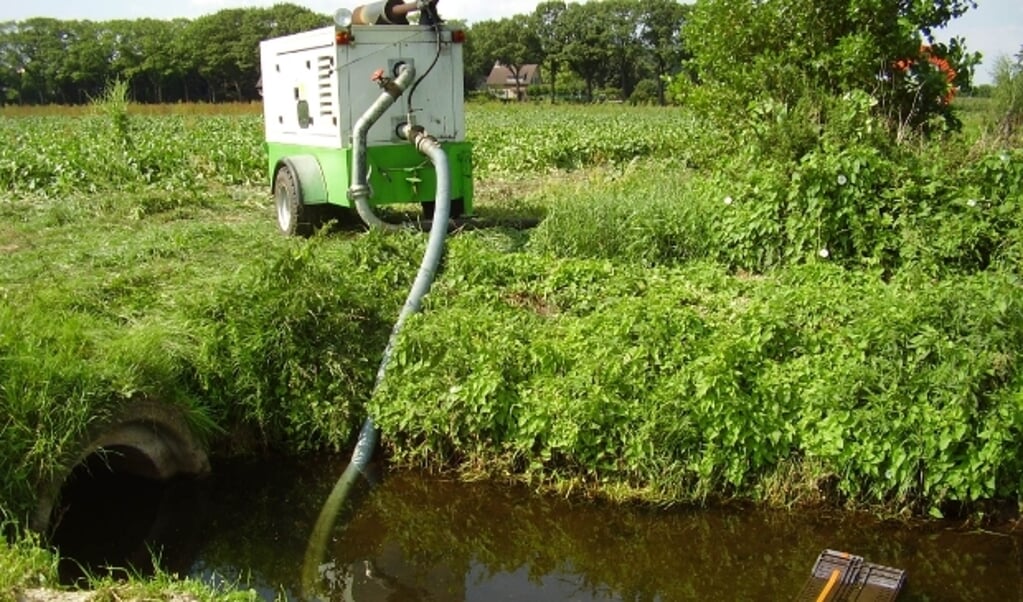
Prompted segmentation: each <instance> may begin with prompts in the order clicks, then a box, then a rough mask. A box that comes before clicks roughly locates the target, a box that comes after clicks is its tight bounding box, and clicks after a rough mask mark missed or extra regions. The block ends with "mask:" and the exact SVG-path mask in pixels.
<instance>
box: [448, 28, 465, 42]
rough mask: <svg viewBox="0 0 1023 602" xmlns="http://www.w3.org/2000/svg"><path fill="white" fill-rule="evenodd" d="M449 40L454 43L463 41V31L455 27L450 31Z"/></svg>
mask: <svg viewBox="0 0 1023 602" xmlns="http://www.w3.org/2000/svg"><path fill="white" fill-rule="evenodd" d="M451 41H452V42H454V43H455V44H461V43H463V42H465V31H463V30H461V29H456V30H454V31H452V32H451Z"/></svg>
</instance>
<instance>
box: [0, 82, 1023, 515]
mask: <svg viewBox="0 0 1023 602" xmlns="http://www.w3.org/2000/svg"><path fill="white" fill-rule="evenodd" d="M117 106H118V105H117V104H116V103H113V104H111V103H107V104H105V105H103V111H97V112H96V114H94V115H92V116H86V117H82V118H78V119H75V120H70V119H61V118H58V117H41V118H17V119H5V120H3V121H0V130H2V131H3V135H4V137H5V138H7V139H9V140H10V139H15V140H17V141H18V143H16V144H6V145H4V146H3V151H2V153H3V154H2V159H0V160H2V161H3V163H2V165H3V166H4V167H5V168H4V169H3V170H2V171H0V174H2V177H3V178H4V182H3V183H4V185H5V186H6V187H7V188H8V189H9V190H10V191H11V192H10V193H9V195H8V196H7V197H5V199H4V201H3V204H2V205H0V215H2V217H3V224H4V225H3V226H2V228H3V231H4V237H3V238H4V240H5V241H6V242H5V244H4V247H3V263H4V270H3V272H2V273H3V277H2V279H0V294H2V295H3V297H4V300H5V303H4V305H3V309H2V312H0V349H2V350H3V353H2V357H3V362H4V363H3V370H2V372H0V377H2V381H0V384H2V389H0V391H3V398H2V399H3V402H4V405H5V410H6V415H8V416H10V417H11V421H10V423H9V424H10V426H9V427H8V428H7V429H5V430H4V443H3V444H4V449H5V450H6V453H5V454H3V456H2V462H3V471H4V473H5V474H6V475H9V476H10V477H9V478H7V479H5V480H4V488H5V495H4V499H5V500H6V502H5V512H6V513H7V514H8V515H9V516H12V517H18V518H21V517H24V516H26V513H27V512H28V510H29V508H30V507H31V505H32V501H33V495H34V489H33V487H34V483H37V482H40V480H41V479H44V478H45V477H47V476H49V475H52V474H55V473H56V472H57V471H59V470H60V468H61V467H62V465H63V464H62V463H66V462H67V461H68V458H69V457H70V455H73V453H74V452H75V451H76V449H75V445H76V443H77V442H78V441H79V440H80V438H81V437H82V436H83V434H84V433H85V432H86V430H87V428H88V425H89V424H91V423H93V422H94V421H96V420H99V419H102V417H103V416H105V415H107V414H109V413H111V412H113V411H115V410H116V409H117V408H118V407H120V405H122V404H125V403H131V402H132V401H134V400H138V399H159V400H163V401H168V402H172V403H176V404H179V405H180V406H181V407H183V408H185V409H186V410H187V411H188V413H189V415H190V416H191V417H192V420H193V422H194V423H195V424H197V425H200V427H201V428H202V429H203V432H204V433H205V434H206V436H207V437H208V438H209V439H210V440H211V442H212V443H213V444H214V446H216V445H217V444H218V441H222V440H224V437H223V432H224V431H225V430H233V429H237V428H239V426H240V425H241V426H243V427H247V428H249V429H251V430H252V431H254V432H255V433H256V434H257V435H258V438H257V441H259V442H261V443H260V445H270V446H273V447H277V448H280V449H282V450H285V451H290V452H300V451H306V450H315V449H325V448H328V449H341V448H343V447H344V446H345V445H346V444H347V443H348V442H349V441H350V437H351V435H352V433H353V430H354V429H355V428H356V426H357V425H358V424H359V422H360V421H361V418H362V416H363V415H364V412H365V410H364V409H363V406H364V404H365V403H366V402H367V396H368V390H369V385H370V382H371V377H372V374H373V367H374V366H375V364H376V362H377V361H378V359H379V354H380V353H381V352H382V347H383V342H384V340H385V338H386V335H387V333H388V331H389V328H390V323H391V320H392V318H393V316H394V315H396V313H397V308H398V306H399V303H400V302H401V299H402V298H403V295H404V293H405V289H406V287H407V285H408V283H409V279H410V278H411V276H412V275H413V268H414V265H416V263H417V261H418V254H419V253H420V250H419V249H420V245H421V240H420V237H418V236H416V235H412V234H406V235H401V236H385V235H382V234H378V233H370V234H359V235H354V236H353V235H345V234H338V235H326V236H319V237H316V238H314V239H313V240H311V241H296V240H289V239H285V238H281V237H278V236H275V235H273V233H272V230H273V228H272V223H271V219H270V218H269V216H268V210H267V207H266V204H267V203H266V200H265V198H266V197H265V191H264V190H263V188H262V186H261V185H260V184H258V181H259V179H260V170H261V157H260V155H259V152H258V150H254V149H258V147H259V120H258V119H257V118H255V117H244V116H243V117H235V118H226V117H221V118H217V117H213V118H189V117H187V116H185V117H149V116H131V117H130V118H127V120H125V119H124V113H123V112H122V111H119V110H117ZM111 107H113V108H111ZM836 107H838V108H836V109H835V113H834V114H835V115H840V116H842V118H841V119H835V120H833V121H832V122H831V124H830V125H829V129H828V130H827V131H825V132H824V133H823V134H822V135H821V136H820V138H819V139H818V142H817V144H816V145H815V148H813V150H810V151H809V152H807V153H805V154H804V156H803V157H802V158H801V160H800V161H798V162H792V161H785V160H783V159H782V158H781V157H779V156H777V155H778V153H776V152H775V150H772V147H773V146H776V145H773V144H770V143H769V141H771V140H775V139H779V136H780V134H779V133H778V132H776V131H771V128H784V127H788V123H787V122H785V121H784V120H779V121H772V122H770V123H771V125H769V126H765V128H763V129H761V130H758V131H753V132H749V133H747V134H746V136H748V137H747V138H745V139H743V140H742V142H741V147H742V148H743V149H744V150H743V151H740V152H737V153H731V152H721V151H717V150H715V149H724V148H727V147H725V146H723V144H724V143H726V142H728V140H727V139H722V138H715V135H714V133H713V132H712V131H710V130H708V129H706V128H703V129H701V128H700V126H699V124H698V122H696V121H695V120H687V119H686V118H685V117H684V116H680V115H678V114H675V113H673V112H668V111H664V110H659V109H639V108H637V109H625V108H622V107H617V108H615V109H614V110H613V112H611V111H612V110H611V109H606V108H599V107H595V108H593V109H591V110H589V111H580V110H578V109H573V110H566V111H562V112H560V113H557V121H556V122H553V121H552V115H554V114H553V113H551V111H550V110H545V115H546V121H545V125H543V126H540V125H536V120H537V118H538V117H537V113H538V112H537V111H535V110H533V109H528V108H525V109H523V110H520V111H508V110H507V109H504V110H499V109H497V108H493V107H481V108H477V109H474V110H473V111H472V112H471V113H470V124H471V126H472V128H473V130H472V131H473V132H479V134H478V135H476V136H475V140H476V144H477V147H476V151H477V153H478V156H479V158H480V160H479V163H480V169H479V170H478V173H479V174H480V177H481V180H482V186H481V189H482V193H483V201H484V202H483V205H482V207H483V209H482V211H483V212H484V213H487V212H491V213H492V214H495V215H496V214H500V213H501V212H504V213H508V212H516V211H520V212H521V211H528V212H532V213H539V214H541V215H543V216H545V219H544V221H543V223H542V224H541V225H540V227H539V228H537V229H536V230H534V231H532V232H529V233H521V232H509V231H503V230H488V231H480V232H472V233H463V234H461V235H460V236H458V237H456V238H454V239H453V240H452V241H451V242H450V245H449V259H448V261H447V264H446V268H445V271H444V273H443V274H442V276H441V278H440V280H439V281H438V283H437V286H436V290H435V292H434V293H433V294H432V296H431V297H430V300H429V303H428V308H427V311H426V313H425V314H424V315H422V316H420V317H417V318H415V319H414V320H413V321H412V322H410V328H409V329H408V331H407V334H406V335H405V337H404V339H403V340H402V342H401V345H400V347H399V349H398V352H397V354H396V362H395V365H394V366H393V368H392V371H391V373H390V374H391V377H390V378H389V380H388V382H387V384H386V386H385V387H384V390H383V392H382V394H381V395H380V396H378V398H376V399H374V400H373V401H372V404H371V406H370V407H371V410H372V412H373V413H374V415H375V416H376V417H377V419H378V421H379V423H380V424H381V426H382V427H383V429H384V432H385V433H386V434H387V439H386V440H387V445H388V449H389V452H390V454H391V455H392V457H393V458H394V459H395V460H396V461H398V462H402V463H411V464H426V465H430V466H437V467H461V468H463V469H466V470H470V471H484V472H492V473H495V474H496V473H513V474H519V475H522V476H524V477H526V478H529V479H532V480H537V481H541V482H547V483H550V484H554V485H559V484H564V483H569V482H575V481H579V482H583V483H586V484H589V485H593V486H596V487H598V488H600V487H603V488H604V489H605V490H606V491H607V492H608V493H611V494H614V495H626V496H627V497H632V496H637V495H638V496H640V497H645V498H648V499H656V500H664V501H669V500H671V501H683V500H690V499H702V498H705V497H707V496H716V495H735V496H740V497H744V498H752V499H771V500H772V501H774V502H776V503H793V502H796V501H799V500H801V499H805V498H806V497H807V496H810V497H813V496H814V495H816V493H815V492H817V493H819V489H820V488H821V487H825V486H826V487H827V488H830V489H832V490H831V491H829V494H830V495H833V496H837V498H838V499H840V500H841V501H843V502H844V503H848V504H851V505H864V504H867V505H878V506H882V507H886V508H888V509H890V510H895V509H900V508H908V509H912V510H916V511H923V512H926V511H934V512H938V511H940V510H941V509H942V508H943V507H944V505H945V504H947V503H950V502H973V501H979V500H987V499H1013V498H1015V497H1016V496H1018V495H1019V492H1020V487H1021V481H1020V476H1019V475H1021V474H1023V466H1021V458H1020V457H1019V456H1018V454H1016V452H1015V451H1013V449H1014V448H1013V444H1012V442H1013V441H1015V440H1016V439H1017V437H1018V436H1019V435H1020V434H1021V429H1023V415H1021V413H1020V411H1019V395H1020V388H1019V387H1020V382H1021V381H1020V373H1019V370H1018V368H1017V359H1016V358H1017V354H1018V348H1019V343H1020V341H1021V340H1023V320H1021V312H1023V307H1021V300H1020V295H1019V292H1020V289H1019V267H1018V266H1019V265H1021V262H1020V259H1021V251H1023V248H1021V243H1020V232H1021V226H1023V212H1021V207H1020V194H1021V191H1023V154H1021V153H1020V152H1018V151H1011V150H997V149H996V148H994V147H992V148H990V149H985V148H982V147H980V146H977V145H973V146H969V144H970V143H969V141H966V140H962V139H955V140H951V141H949V142H947V143H945V144H944V145H931V146H928V147H926V149H927V150H926V151H925V152H921V151H916V150H914V149H913V148H912V147H909V146H906V145H902V146H897V145H892V144H886V143H884V142H883V141H884V139H885V138H884V134H883V132H884V128H883V126H882V125H881V124H880V122H878V121H876V120H875V118H874V117H872V116H871V114H870V113H869V111H868V110H867V108H869V102H868V99H867V98H865V97H857V96H855V95H854V96H851V97H849V98H848V99H847V100H846V101H845V102H844V103H839V104H837V105H836ZM839 109H841V110H842V111H844V112H839ZM104 111H106V112H104ZM597 123H599V124H601V127H600V129H599V130H597V131H596V132H595V131H594V130H595V129H596V128H595V127H594V126H595V124H597ZM527 124H533V125H532V126H531V127H527ZM83 131H84V132H87V134H86V135H81V133H82V132H83ZM72 132H78V133H79V135H75V136H71V135H69V134H70V133H72ZM523 132H528V133H523ZM555 132H558V133H559V135H554V133H555ZM182 133H184V134H185V135H181V134H182ZM600 134H603V135H600ZM761 145H762V146H761ZM935 148H937V149H939V150H940V152H938V153H935V152H934V150H933V149H935ZM769 151H770V152H769ZM782 156H784V155H782ZM969 156H972V157H973V158H972V159H968V158H966V157H969ZM587 164H589V165H597V166H598V167H596V168H586V169H582V170H581V171H575V172H565V171H563V170H564V169H571V168H579V167H582V166H584V165H587ZM559 168H560V169H559ZM545 173H549V174H550V175H544V174H545ZM515 174H517V175H515ZM508 178H512V179H508ZM530 178H540V181H539V182H538V183H537V184H531V183H529V181H528V179H530ZM519 189H521V191H520V190H519ZM924 434H926V436H925V435H924ZM907 439H910V440H912V441H913V445H908V446H907V445H902V444H901V443H904V442H905V441H906V440H907ZM918 440H919V441H918ZM616 492H617V493H616ZM832 499H834V497H833V498H832Z"/></svg>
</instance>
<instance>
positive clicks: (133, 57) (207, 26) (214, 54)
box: [0, 4, 331, 104]
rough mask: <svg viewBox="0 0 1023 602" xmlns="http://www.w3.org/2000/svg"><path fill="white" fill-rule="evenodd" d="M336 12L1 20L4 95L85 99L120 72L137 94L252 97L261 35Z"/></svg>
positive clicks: (155, 98) (142, 98)
mask: <svg viewBox="0 0 1023 602" xmlns="http://www.w3.org/2000/svg"><path fill="white" fill-rule="evenodd" d="M330 22H331V19H330V17H328V16H326V15H321V14H317V13H315V12H313V11H310V10H308V9H306V8H303V7H300V6H296V5H293V4H278V5H275V6H273V7H271V8H238V9H225V10H221V11H219V12H217V13H214V14H210V15H205V16H202V17H198V18H196V19H173V20H157V19H136V20H114V21H104V22H94V21H82V20H60V19H52V18H45V17H38V18H33V19H27V20H24V21H18V22H7V23H3V24H0V102H5V103H20V104H50V103H59V104H79V103H85V102H88V101H89V100H90V99H92V98H96V97H98V96H99V95H100V94H102V92H103V90H104V89H105V88H106V86H107V85H108V84H109V82H111V81H115V80H121V81H124V82H126V83H127V84H128V85H129V87H130V89H131V94H132V97H133V99H134V100H136V101H138V102H154V103H159V102H179V101H186V102H187V101H205V102H218V101H225V100H243V101H244V100H252V99H254V98H258V91H257V90H256V82H257V80H258V79H259V42H260V40H263V39H266V38H271V37H275V36H281V35H287V34H290V33H297V32H300V31H306V30H309V29H313V28H316V27H322V26H324V25H327V24H329V23H330Z"/></svg>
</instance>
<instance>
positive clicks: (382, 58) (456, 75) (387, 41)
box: [338, 26, 465, 147]
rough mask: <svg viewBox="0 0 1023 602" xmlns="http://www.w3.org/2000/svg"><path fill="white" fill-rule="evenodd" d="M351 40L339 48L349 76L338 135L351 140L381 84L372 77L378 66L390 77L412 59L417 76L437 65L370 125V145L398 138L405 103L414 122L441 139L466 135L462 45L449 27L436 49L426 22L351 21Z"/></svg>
mask: <svg viewBox="0 0 1023 602" xmlns="http://www.w3.org/2000/svg"><path fill="white" fill-rule="evenodd" d="M352 37H353V40H354V42H353V44H352V45H351V46H348V47H339V51H338V55H339V57H340V64H339V67H338V69H339V71H340V77H341V81H342V82H344V81H345V80H346V79H347V82H348V87H347V91H348V98H347V102H345V103H344V104H345V106H344V107H342V112H341V137H342V140H343V141H344V144H345V145H346V146H347V145H349V144H350V143H351V142H350V141H351V136H352V129H353V127H354V125H355V122H356V121H357V120H358V119H359V117H361V116H362V114H363V113H364V112H365V111H366V109H368V108H369V107H370V105H371V104H372V103H373V101H375V100H376V98H377V97H378V96H379V95H380V88H379V87H378V86H377V85H376V84H374V83H373V82H372V81H371V77H372V75H373V73H374V72H375V71H376V70H377V69H383V70H384V72H385V74H386V75H388V76H389V77H395V76H396V69H397V65H398V64H399V63H402V62H405V63H409V62H411V63H412V65H413V67H414V68H415V69H416V79H417V80H418V79H419V78H421V77H423V76H424V74H426V71H427V69H430V65H431V63H433V60H434V57H435V56H436V57H437V62H436V64H434V65H433V68H432V69H430V72H429V75H427V76H426V77H425V78H423V79H422V81H421V82H420V83H419V85H418V86H416V87H415V89H414V91H413V90H412V88H411V87H410V89H409V91H408V92H406V93H405V94H404V95H403V96H402V97H401V98H400V99H398V102H396V103H395V104H394V105H393V106H392V107H391V108H390V109H388V110H387V112H386V113H384V115H383V116H382V117H381V118H380V119H379V120H378V121H377V122H376V124H375V125H374V126H373V127H372V128H370V130H369V135H368V137H367V144H368V146H370V147H373V146H377V145H382V144H395V143H398V142H400V139H399V138H398V136H397V133H396V129H397V126H398V125H399V124H401V123H404V122H406V121H407V119H408V113H409V102H410V100H411V102H412V107H411V109H412V113H413V117H414V119H415V120H416V123H417V125H420V126H422V127H424V128H426V131H427V133H429V134H431V135H433V136H434V137H435V138H437V139H438V140H440V141H442V142H443V141H447V140H451V141H461V140H464V139H465V113H464V110H463V98H464V94H463V79H462V46H461V44H455V43H452V42H451V32H450V31H448V30H446V29H444V30H442V31H441V43H440V54H439V55H438V54H437V50H438V45H437V37H436V33H435V32H434V31H433V30H432V29H431V28H429V27H417V26H401V27H398V26H354V27H352Z"/></svg>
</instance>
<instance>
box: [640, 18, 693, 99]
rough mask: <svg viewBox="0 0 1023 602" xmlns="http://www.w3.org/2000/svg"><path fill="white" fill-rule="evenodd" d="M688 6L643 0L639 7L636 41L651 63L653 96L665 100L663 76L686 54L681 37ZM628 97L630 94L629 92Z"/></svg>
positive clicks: (677, 65) (684, 57)
mask: <svg viewBox="0 0 1023 602" xmlns="http://www.w3.org/2000/svg"><path fill="white" fill-rule="evenodd" d="M690 9H691V6H689V5H685V4H679V3H678V2H676V1H675V0H647V1H646V2H641V3H640V7H639V42H640V44H641V46H642V49H643V53H644V54H645V55H646V57H647V58H648V60H649V61H650V64H651V65H652V67H653V76H654V77H653V80H654V81H655V82H656V84H657V100H658V102H659V103H660V104H662V105H663V104H665V94H664V88H665V86H664V80H665V79H666V77H667V76H669V75H672V74H674V73H675V72H677V71H678V70H679V68H680V65H681V63H682V62H683V60H685V59H686V58H688V55H687V53H686V50H685V45H684V43H683V40H682V27H683V26H684V24H685V21H686V19H687V18H688V15H689V12H690ZM630 98H631V96H630Z"/></svg>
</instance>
